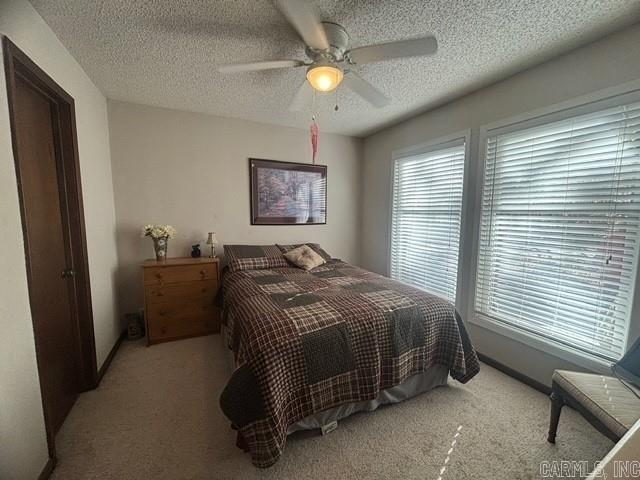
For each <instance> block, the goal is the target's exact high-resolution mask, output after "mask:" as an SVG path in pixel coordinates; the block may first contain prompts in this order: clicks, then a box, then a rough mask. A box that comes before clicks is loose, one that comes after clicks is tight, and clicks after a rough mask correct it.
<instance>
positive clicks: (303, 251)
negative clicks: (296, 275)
mask: <svg viewBox="0 0 640 480" xmlns="http://www.w3.org/2000/svg"><path fill="white" fill-rule="evenodd" d="M284 258H286V259H287V260H289V261H290V262H291V263H293V264H294V265H295V266H296V267H299V268H304V269H305V270H311V269H312V268H315V267H317V266H319V265H322V264H323V263H326V262H325V260H324V258H322V257H321V256H320V255H318V254H317V253H316V252H315V251H313V249H312V248H311V247H309V246H308V245H302V246H301V247H298V248H294V249H293V250H289V251H288V252H287V253H285V254H284Z"/></svg>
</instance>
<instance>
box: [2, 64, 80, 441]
mask: <svg viewBox="0 0 640 480" xmlns="http://www.w3.org/2000/svg"><path fill="white" fill-rule="evenodd" d="M14 95H15V96H14V102H15V103H14V111H13V114H14V120H15V124H14V125H15V139H16V141H17V142H16V143H17V145H16V147H17V152H18V155H17V164H18V171H19V175H20V184H21V191H20V193H21V197H22V198H21V199H22V208H23V217H24V218H23V224H24V233H25V236H26V238H25V246H26V249H27V252H26V253H27V257H28V260H29V261H28V268H29V270H30V275H29V276H30V282H29V296H30V303H31V314H32V317H33V325H34V333H35V337H36V343H37V346H38V365H39V372H40V384H41V389H42V394H43V400H44V401H43V404H44V407H45V415H46V416H47V419H48V423H49V426H50V427H51V429H52V430H53V432H52V433H53V434H54V435H55V433H56V432H57V431H58V430H59V428H60V426H61V425H62V423H63V421H64V419H65V418H66V416H67V414H68V413H69V410H70V409H71V407H72V406H73V404H74V402H75V401H76V398H77V397H78V393H79V390H80V388H79V358H78V353H79V346H78V341H79V337H78V332H77V325H76V324H75V312H74V308H75V301H74V284H73V281H74V278H73V268H72V265H71V260H72V258H71V251H70V242H71V240H70V230H69V225H68V219H69V215H68V211H67V202H66V187H65V180H64V179H65V175H64V167H63V162H62V158H61V153H62V152H61V146H60V143H59V142H60V134H59V115H58V112H57V107H56V104H55V102H54V101H53V100H52V99H51V98H50V97H49V96H48V95H46V94H45V93H44V92H43V91H41V90H40V89H39V88H38V87H36V86H35V85H34V84H32V83H31V82H28V81H27V80H25V79H23V78H22V77H21V76H19V75H17V76H16V80H15V93H14Z"/></svg>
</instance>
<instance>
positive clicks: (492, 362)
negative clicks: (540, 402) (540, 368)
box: [476, 352, 551, 395]
mask: <svg viewBox="0 0 640 480" xmlns="http://www.w3.org/2000/svg"><path fill="white" fill-rule="evenodd" d="M476 353H477V355H478V358H479V359H480V361H481V362H484V363H486V364H487V365H489V366H491V367H493V368H495V369H496V370H500V371H501V372H502V373H506V374H507V375H509V376H510V377H513V378H515V379H516V380H519V381H521V382H522V383H524V384H526V385H529V386H530V387H531V388H535V389H536V390H538V391H539V392H542V393H544V394H545V395H549V394H550V393H551V387H547V386H546V385H545V384H543V383H540V382H539V381H537V380H534V379H533V378H531V377H528V376H526V375H525V374H524V373H520V372H518V371H516V370H514V369H513V368H510V367H507V366H506V365H503V364H502V363H500V362H498V361H496V360H494V359H493V358H491V357H487V356H486V355H484V354H482V353H480V352H476Z"/></svg>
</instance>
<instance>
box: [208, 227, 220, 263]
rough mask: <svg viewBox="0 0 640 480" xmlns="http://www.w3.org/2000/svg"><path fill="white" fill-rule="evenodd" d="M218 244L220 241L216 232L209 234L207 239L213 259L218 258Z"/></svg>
mask: <svg viewBox="0 0 640 480" xmlns="http://www.w3.org/2000/svg"><path fill="white" fill-rule="evenodd" d="M217 243H218V239H217V238H216V232H209V236H208V237H207V245H211V258H215V256H216V244H217Z"/></svg>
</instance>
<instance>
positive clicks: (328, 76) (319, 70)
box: [307, 62, 344, 92]
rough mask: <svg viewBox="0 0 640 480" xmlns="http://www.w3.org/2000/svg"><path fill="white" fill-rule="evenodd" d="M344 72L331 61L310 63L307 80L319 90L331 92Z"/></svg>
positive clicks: (340, 80) (338, 83)
mask: <svg viewBox="0 0 640 480" xmlns="http://www.w3.org/2000/svg"><path fill="white" fill-rule="evenodd" d="M343 77H344V73H343V72H342V70H340V68H338V67H337V66H336V65H335V64H333V63H328V62H327V63H322V64H315V65H311V66H310V67H309V69H308V70H307V80H308V81H309V83H310V84H311V86H312V87H313V88H314V89H316V90H317V91H319V92H331V91H332V90H335V89H336V87H337V86H338V85H340V82H342V78H343Z"/></svg>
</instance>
